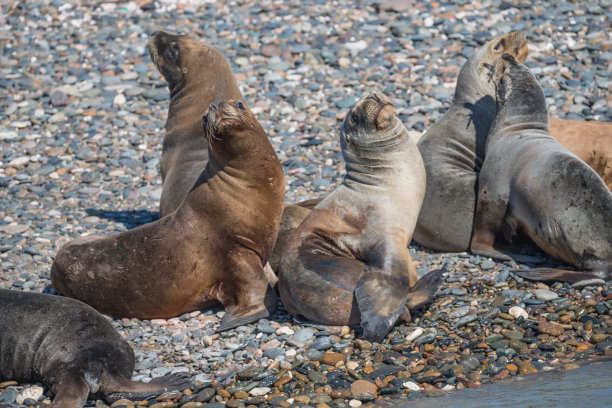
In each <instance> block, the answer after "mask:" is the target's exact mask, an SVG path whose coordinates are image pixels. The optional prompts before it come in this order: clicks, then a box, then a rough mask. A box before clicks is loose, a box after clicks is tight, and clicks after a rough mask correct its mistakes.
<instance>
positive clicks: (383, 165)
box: [278, 94, 442, 341]
mask: <svg viewBox="0 0 612 408" xmlns="http://www.w3.org/2000/svg"><path fill="white" fill-rule="evenodd" d="M340 143H341V147H342V155H343V156H344V160H345V162H346V175H345V176H344V180H343V182H342V183H341V184H340V185H339V186H338V187H337V188H336V189H335V190H334V191H333V192H331V193H330V194H329V195H328V196H327V197H325V198H324V199H323V200H322V201H321V202H320V203H319V204H317V205H316V206H315V207H314V209H313V210H312V212H311V213H310V214H309V215H308V216H307V217H306V218H305V219H304V221H303V222H302V223H301V224H300V226H299V227H298V228H297V229H296V230H295V231H294V232H293V233H292V234H291V236H290V238H289V241H288V242H287V245H286V247H285V250H284V252H283V256H282V258H281V263H280V271H279V282H278V285H279V290H280V294H281V300H282V301H283V304H284V305H285V307H286V308H287V310H288V311H289V312H290V313H292V314H294V315H301V316H304V317H306V318H307V319H310V320H314V321H316V322H320V323H324V324H331V325H358V324H360V325H361V327H362V328H363V329H364V337H365V338H366V339H368V340H374V341H381V340H382V339H383V338H384V337H385V336H386V335H387V333H388V332H389V330H391V328H392V327H393V325H394V324H395V322H396V320H397V319H398V317H400V315H402V314H403V315H404V317H406V316H409V313H408V310H409V309H412V308H415V307H417V306H419V305H421V304H423V303H425V302H428V301H429V300H431V298H432V297H433V295H434V293H435V292H436V290H437V289H438V286H439V285H440V283H441V279H442V272H441V271H434V272H430V273H429V274H428V275H426V276H425V277H423V278H422V279H421V280H418V277H417V274H416V270H415V267H414V264H413V262H412V260H411V259H410V253H409V251H408V248H407V246H408V243H409V242H410V238H411V236H412V231H413V229H414V225H415V223H416V219H417V216H418V214H419V209H420V208H421V202H422V200H423V195H424V194H425V169H424V168H423V162H422V160H421V155H420V154H419V152H418V150H417V148H416V145H415V144H414V142H413V141H412V139H411V138H410V136H409V135H408V131H407V130H406V128H405V127H404V125H403V124H402V122H401V121H400V120H399V119H398V118H397V117H396V115H395V109H394V107H393V104H392V103H391V101H390V100H389V99H388V98H386V97H385V96H383V95H381V94H371V95H370V96H368V97H367V98H365V99H363V100H362V101H360V102H358V103H357V104H355V106H353V108H351V110H350V111H349V113H348V114H347V116H346V118H345V119H344V122H343V123H342V128H341V133H340ZM417 280H418V282H417Z"/></svg>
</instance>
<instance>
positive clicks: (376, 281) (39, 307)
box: [0, 31, 612, 406]
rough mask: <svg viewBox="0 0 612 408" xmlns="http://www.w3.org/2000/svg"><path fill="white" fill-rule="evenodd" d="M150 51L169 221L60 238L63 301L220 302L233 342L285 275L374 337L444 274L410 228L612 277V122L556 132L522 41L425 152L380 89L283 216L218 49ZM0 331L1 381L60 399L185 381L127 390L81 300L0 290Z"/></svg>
mask: <svg viewBox="0 0 612 408" xmlns="http://www.w3.org/2000/svg"><path fill="white" fill-rule="evenodd" d="M149 52H150V55H151V59H152V60H153V62H154V64H155V65H156V67H157V68H158V70H159V72H160V73H161V74H162V75H163V76H164V78H165V79H166V81H167V82H168V87H169V89H170V105H169V112H168V120H167V123H166V136H165V138H164V143H163V150H162V159H161V173H162V180H163V188H162V195H161V201H160V217H161V218H160V219H159V220H157V221H155V222H152V223H150V224H146V225H142V226H140V227H138V228H135V229H132V230H130V231H127V232H124V233H121V234H118V235H114V236H110V237H105V238H104V237H91V236H88V237H84V238H79V239H76V240H74V241H72V242H69V243H68V244H66V245H65V246H63V247H62V248H61V249H60V250H59V252H58V254H57V256H56V258H55V260H54V262H53V265H52V267H51V282H52V285H53V288H54V289H55V290H57V291H58V292H60V293H61V294H63V295H66V296H69V297H72V298H74V299H77V300H80V301H82V302H84V303H87V304H88V305H91V306H93V307H94V308H95V309H97V310H98V311H99V312H102V313H105V314H109V315H112V316H114V317H137V318H144V319H150V318H168V317H173V316H177V315H179V314H182V313H185V312H190V311H193V310H197V309H201V308H205V307H208V306H211V305H213V304H215V303H217V302H218V303H221V304H222V305H223V306H224V307H225V309H226V312H225V315H224V316H223V318H222V321H221V324H220V326H219V330H225V329H229V328H232V327H236V326H239V325H243V324H247V323H250V322H253V321H256V320H258V319H260V318H263V317H267V316H269V315H270V314H271V313H272V312H273V311H274V310H275V308H276V306H277V299H278V298H277V292H276V290H275V288H274V286H275V284H276V283H277V281H278V292H279V293H280V298H281V300H282V303H283V304H284V306H285V307H286V308H287V310H288V311H289V312H290V313H292V314H294V315H296V316H302V317H305V318H307V319H310V320H313V321H315V322H318V323H323V324H330V325H360V326H361V327H362V328H363V331H364V338H366V339H369V340H374V341H381V340H382V339H383V338H384V337H385V336H386V334H387V333H388V332H389V331H390V330H391V328H392V327H393V325H394V324H395V322H396V321H397V320H398V319H403V320H405V321H410V311H411V309H414V308H416V307H419V306H420V305H423V304H425V303H427V302H429V301H430V300H431V299H432V298H433V296H434V294H435V292H436V290H437V288H438V287H439V285H440V284H441V281H442V274H443V272H444V268H443V269H441V270H435V271H430V272H429V273H427V274H426V275H425V276H423V277H422V278H421V279H419V278H418V276H417V274H416V270H415V266H414V264H413V262H412V260H411V258H410V254H409V251H408V245H409V243H410V241H411V239H412V237H413V234H414V239H415V241H416V242H417V243H419V244H421V245H422V246H424V247H427V248H431V249H436V250H441V251H466V250H471V251H472V252H474V253H476V254H482V255H486V256H491V257H494V258H498V259H510V258H516V254H513V253H511V252H507V251H506V252H504V249H502V248H501V247H500V246H499V242H500V241H504V242H507V243H512V241H513V240H514V239H515V238H516V237H517V236H519V235H520V236H526V237H528V238H530V239H531V240H532V241H533V242H534V243H535V244H536V245H537V246H539V247H540V248H541V249H542V250H544V251H545V252H547V253H548V254H550V255H552V256H554V257H557V258H559V259H560V260H562V261H563V262H566V263H569V264H570V265H573V266H575V267H577V268H579V269H580V270H579V271H569V270H564V269H551V268H538V269H535V270H534V269H531V270H528V271H523V272H522V274H523V276H525V277H527V278H532V279H544V280H546V279H549V280H550V279H559V280H566V281H571V282H575V281H578V280H582V279H586V278H602V279H606V280H607V279H610V275H611V265H612V193H611V192H610V190H609V187H608V186H610V187H612V180H611V177H612V172H611V167H612V161H611V160H612V154H611V153H612V152H611V151H610V149H611V144H610V138H612V131H611V129H612V127H611V126H610V124H603V123H595V124H587V123H586V122H585V123H583V122H575V121H561V120H552V121H551V125H549V119H548V111H547V108H546V100H545V98H544V94H543V92H542V89H541V87H540V85H539V84H538V82H537V80H536V79H535V77H534V75H533V74H532V73H531V72H530V71H529V69H528V68H527V67H526V66H525V65H523V64H522V62H524V60H525V58H526V56H527V41H526V38H525V35H524V34H523V33H521V32H517V31H513V32H511V33H508V34H506V35H502V36H500V37H498V38H496V39H494V40H492V41H490V42H489V43H488V44H486V45H485V46H483V47H482V48H481V49H479V50H478V51H477V52H476V53H475V54H474V55H473V56H472V57H470V58H469V59H468V61H467V62H466V63H465V65H464V66H463V68H462V69H461V71H460V73H459V78H458V81H457V90H456V93H455V97H454V99H453V104H452V106H451V107H450V109H449V110H448V111H447V112H446V113H445V114H444V116H443V117H442V118H441V119H440V120H439V121H438V123H436V124H435V125H434V126H432V128H431V129H429V130H428V131H427V133H426V134H425V135H424V136H423V137H422V138H421V139H420V140H419V141H418V143H415V141H414V140H413V139H412V138H411V137H410V135H409V134H408V132H407V130H406V128H405V127H404V125H403V124H402V122H401V121H400V120H399V118H398V117H397V116H396V112H395V108H394V106H393V103H392V102H391V100H389V99H388V98H387V97H386V96H384V95H382V94H379V93H372V94H370V95H369V96H367V97H366V98H364V99H362V100H360V101H359V102H357V103H356V104H355V105H354V106H353V107H352V108H351V109H350V110H349V112H348V113H347V115H346V116H345V118H344V120H343V122H342V125H341V128H340V144H341V149H342V154H343V157H344V161H345V164H346V169H345V175H344V179H343V181H342V183H341V184H340V185H338V186H337V187H336V189H335V190H334V191H332V192H331V193H330V194H329V195H328V196H326V197H324V198H323V199H317V200H311V201H309V202H304V203H299V204H298V205H285V204H284V188H285V186H284V175H283V171H282V167H281V164H280V162H279V160H278V158H277V156H276V153H275V152H274V149H273V147H272V145H271V144H270V141H269V140H268V138H267V136H266V133H265V131H264V129H263V128H262V127H261V125H260V124H259V122H258V121H257V119H256V118H255V116H254V115H253V113H252V112H251V111H250V110H249V108H248V107H247V104H246V101H245V100H244V98H243V97H242V94H241V93H240V90H239V88H238V85H237V83H236V80H235V78H234V76H233V74H232V72H231V69H230V66H229V64H228V63H227V61H226V60H225V58H224V57H223V56H222V54H221V53H219V52H218V51H217V50H215V49H214V48H212V47H210V46H207V45H205V44H203V43H201V42H199V41H197V40H195V39H193V38H191V37H189V36H185V35H172V34H168V33H164V32H156V33H154V34H153V35H152V36H151V39H150V41H149ZM551 129H552V131H553V136H554V137H555V138H556V139H557V140H559V141H560V142H562V143H563V144H564V145H566V146H568V147H569V148H570V149H571V150H572V151H573V152H575V154H574V153H572V152H570V151H569V150H567V149H566V148H565V147H563V146H562V145H561V144H559V143H558V142H557V141H556V140H555V139H553V138H552V137H551V135H550V131H551ZM585 133H586V134H585ZM578 139H580V141H578ZM583 141H584V142H583ZM583 160H584V161H583ZM585 161H586V162H587V163H588V165H587V163H585ZM589 165H590V166H592V168H591V167H589ZM593 169H595V170H597V171H598V172H599V175H598V174H597V173H596V172H595V171H594V170H593ZM604 180H605V182H604ZM606 184H607V185H608V186H606ZM268 261H270V264H269V263H268ZM274 271H277V272H278V277H277V276H276V275H275V273H274ZM0 319H1V320H0V322H1V323H2V326H3V327H14V328H15V329H14V330H12V331H7V330H5V331H3V332H2V333H0V363H1V366H0V379H16V380H20V381H27V380H40V381H43V382H44V383H45V384H47V385H49V386H50V387H51V389H52V390H53V392H54V393H55V394H56V397H55V400H54V405H56V406H64V405H66V406H78V405H82V404H83V403H84V401H85V399H86V398H87V395H88V394H89V393H90V392H91V393H101V394H103V395H105V397H106V399H108V400H113V399H117V398H121V397H122V396H127V397H141V398H142V397H145V396H148V395H151V394H154V393H157V392H163V391H164V390H168V389H173V388H181V387H184V386H185V385H186V379H185V378H182V377H180V376H170V377H164V378H161V379H156V380H155V381H153V382H151V383H149V384H143V383H137V382H132V381H130V380H129V378H130V376H131V373H132V371H133V368H134V356H133V351H132V350H131V348H130V347H129V345H128V344H127V342H125V341H124V340H123V339H122V338H121V337H120V336H119V335H118V334H117V332H116V331H115V330H114V329H113V327H112V326H111V325H110V324H109V323H108V321H107V320H106V319H105V318H104V317H103V316H101V315H100V314H99V313H98V312H97V311H96V310H94V309H93V308H91V307H90V306H87V305H85V304H83V303H81V302H78V301H76V300H72V299H68V298H61V297H53V296H49V295H43V294H30V293H27V294H26V293H20V292H16V291H8V290H0Z"/></svg>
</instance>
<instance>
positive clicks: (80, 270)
mask: <svg viewBox="0 0 612 408" xmlns="http://www.w3.org/2000/svg"><path fill="white" fill-rule="evenodd" d="M204 122H205V124H204V135H205V136H206V139H207V140H208V146H209V156H210V157H209V161H208V163H207V165H206V168H205V169H204V171H203V172H201V173H202V174H201V176H200V179H199V180H198V182H197V184H198V185H197V187H196V188H194V189H193V190H191V191H190V192H189V194H188V195H187V198H186V199H185V201H183V203H182V204H181V206H180V207H179V208H178V209H177V210H176V211H175V212H172V213H170V215H168V216H166V217H164V218H161V219H159V220H157V221H155V222H152V223H150V224H145V225H142V226H140V227H138V228H134V229H132V230H129V231H126V232H124V233H121V234H119V235H115V236H111V237H108V238H97V239H96V238H94V239H93V240H92V238H88V237H86V238H85V239H77V240H75V241H72V242H70V243H68V244H67V245H65V246H63V247H62V248H61V249H60V250H59V252H58V254H57V256H56V258H55V261H54V262H53V265H52V268H51V283H52V285H53V288H54V289H55V290H57V291H58V292H60V293H62V294H64V295H66V296H70V297H73V298H76V299H79V300H81V301H83V302H85V303H87V304H89V305H91V306H93V307H94V308H96V309H98V310H99V311H101V312H103V313H106V314H110V315H112V316H117V317H138V318H143V319H151V318H168V317H172V316H177V315H180V314H181V313H185V312H190V311H193V310H197V309H202V308H204V307H208V306H211V305H212V304H215V303H216V302H220V303H221V304H222V305H223V306H224V307H225V316H223V319H222V321H221V325H220V327H219V330H224V329H228V328H231V327H235V326H239V325H242V324H246V323H249V322H252V321H255V320H257V319H260V318H262V317H267V316H269V315H270V313H271V312H272V311H274V309H275V308H276V302H277V298H276V295H275V294H274V291H273V289H272V288H271V287H270V286H269V284H268V280H267V279H266V276H265V274H264V270H263V268H264V265H265V264H266V262H267V261H268V258H269V256H270V253H271V251H272V246H273V245H274V241H275V239H276V234H277V231H278V226H279V223H280V218H281V212H282V209H283V199H284V192H285V184H284V176H283V170H282V168H281V164H280V162H279V160H278V158H277V156H276V153H275V152H274V149H273V148H272V145H271V144H270V141H269V140H268V137H267V136H266V133H265V132H264V130H263V129H262V127H261V125H260V124H259V122H257V120H256V119H255V117H254V116H253V114H252V113H251V111H250V110H249V109H248V108H247V107H246V106H245V105H244V103H243V102H241V101H233V100H230V101H226V102H224V101H217V102H214V103H212V104H211V105H210V108H209V110H208V113H207V115H206V116H205V117H204ZM202 142H204V141H202Z"/></svg>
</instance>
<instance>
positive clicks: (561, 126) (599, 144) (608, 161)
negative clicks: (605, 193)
mask: <svg viewBox="0 0 612 408" xmlns="http://www.w3.org/2000/svg"><path fill="white" fill-rule="evenodd" d="M550 135H551V136H552V137H554V138H555V139H557V141H558V142H559V143H561V145H562V146H564V147H565V148H566V149H568V150H569V151H571V152H572V153H574V154H575V155H576V156H578V157H580V158H581V159H582V160H584V162H585V163H586V164H588V165H589V166H591V167H592V168H593V170H595V172H596V173H597V174H599V176H600V177H601V178H602V179H603V181H604V183H606V185H607V186H608V189H609V190H610V191H612V122H596V121H588V122H587V121H580V120H567V119H552V118H551V119H550Z"/></svg>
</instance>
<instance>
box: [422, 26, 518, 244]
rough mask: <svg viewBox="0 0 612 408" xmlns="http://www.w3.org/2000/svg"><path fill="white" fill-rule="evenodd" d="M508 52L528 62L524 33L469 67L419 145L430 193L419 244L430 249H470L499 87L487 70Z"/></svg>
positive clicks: (503, 40)
mask: <svg viewBox="0 0 612 408" xmlns="http://www.w3.org/2000/svg"><path fill="white" fill-rule="evenodd" d="M505 52H507V53H511V54H512V55H514V56H515V57H517V58H518V59H519V61H524V60H525V58H526V57H527V40H526V38H525V34H523V33H522V32H520V31H511V32H509V33H508V34H504V35H502V36H499V37H497V38H495V39H493V40H491V41H489V42H488V43H487V44H486V45H484V46H483V47H481V48H480V49H479V50H478V51H476V53H475V54H474V55H472V56H471V57H470V58H469V59H468V60H467V61H466V62H465V64H464V65H463V67H462V68H461V71H460V72H459V78H458V79H457V89H456V90H455V96H454V98H453V103H452V105H451V106H450V108H449V109H448V111H447V112H446V113H445V114H444V116H442V118H441V119H440V120H439V121H437V122H436V123H435V124H434V125H433V126H432V127H431V128H430V129H429V130H428V131H427V132H426V133H425V135H423V137H421V139H420V140H419V141H418V143H417V146H418V148H419V151H420V152H421V156H422V157H423V162H424V163H425V170H426V171H427V188H426V191H425V199H424V201H423V206H422V207H421V213H420V214H419V219H418V221H417V226H416V229H415V230H414V240H415V241H416V242H417V243H418V244H420V245H422V246H424V247H426V248H430V249H435V250H438V251H448V252H461V251H467V250H468V249H469V247H470V238H471V236H472V225H473V220H474V208H475V206H476V191H477V185H478V172H479V171H480V166H481V165H482V160H483V159H484V148H485V142H486V139H487V134H488V133H489V127H490V126H491V123H492V122H493V119H494V118H495V86H494V84H493V82H492V81H491V73H490V70H489V69H487V67H488V66H491V65H492V64H493V62H494V61H495V59H496V58H497V57H499V56H500V55H502V53H505Z"/></svg>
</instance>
